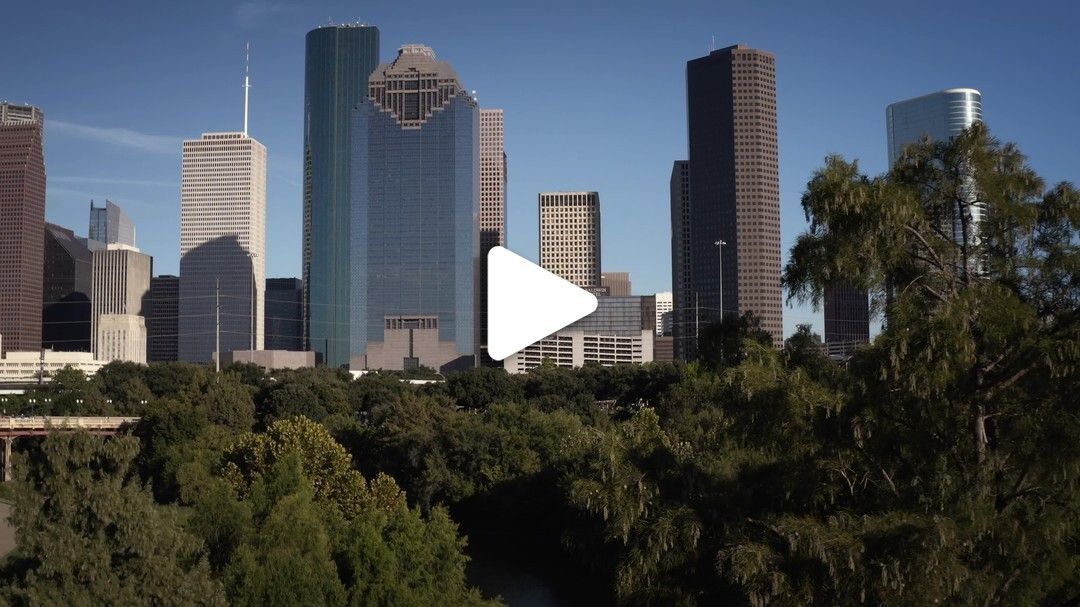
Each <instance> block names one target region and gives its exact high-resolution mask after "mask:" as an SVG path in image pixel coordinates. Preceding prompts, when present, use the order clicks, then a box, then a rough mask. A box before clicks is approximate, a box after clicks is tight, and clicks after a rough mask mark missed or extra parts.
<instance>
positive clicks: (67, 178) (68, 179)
mask: <svg viewBox="0 0 1080 607" xmlns="http://www.w3.org/2000/svg"><path fill="white" fill-rule="evenodd" d="M49 182H50V183H99V184H105V185H130V186H137V187H148V188H179V187H180V183H179V182H177V181H152V180H149V179H113V178H110V177H75V176H71V175H60V176H55V177H54V176H50V177H49Z"/></svg>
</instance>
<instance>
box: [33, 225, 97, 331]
mask: <svg viewBox="0 0 1080 607" xmlns="http://www.w3.org/2000/svg"><path fill="white" fill-rule="evenodd" d="M90 269H91V257H90V249H88V248H86V244H84V242H83V241H82V240H81V239H79V238H77V237H76V236H75V234H74V233H73V232H72V231H71V230H68V229H67V228H63V227H60V226H58V225H55V224H51V223H47V224H45V264H44V276H43V281H42V291H41V293H42V312H41V347H43V348H45V349H46V350H56V351H59V352H90V351H91V349H90V341H91V340H90V327H91V323H90Z"/></svg>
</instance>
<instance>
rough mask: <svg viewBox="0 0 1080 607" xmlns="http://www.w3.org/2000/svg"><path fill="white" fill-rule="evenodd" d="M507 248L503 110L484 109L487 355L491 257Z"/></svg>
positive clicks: (482, 285) (481, 283)
mask: <svg viewBox="0 0 1080 607" xmlns="http://www.w3.org/2000/svg"><path fill="white" fill-rule="evenodd" d="M496 246H499V247H505V246H506V148H505V146H504V141H503V111H502V110H500V109H484V108H481V109H480V274H479V280H478V281H477V290H478V291H479V293H480V308H479V309H480V350H481V353H482V356H483V355H486V354H487V254H488V251H490V250H491V248H492V247H496Z"/></svg>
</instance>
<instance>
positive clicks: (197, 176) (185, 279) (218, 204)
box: [178, 132, 344, 362]
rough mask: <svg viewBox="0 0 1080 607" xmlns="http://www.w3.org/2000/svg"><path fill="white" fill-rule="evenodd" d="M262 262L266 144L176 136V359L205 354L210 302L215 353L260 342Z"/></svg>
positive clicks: (234, 137)
mask: <svg viewBox="0 0 1080 607" xmlns="http://www.w3.org/2000/svg"><path fill="white" fill-rule="evenodd" d="M343 221H344V220H343ZM265 268H266V147H265V146H264V145H263V144H261V143H259V142H258V141H257V140H255V139H253V138H251V137H249V136H248V135H247V134H246V133H242V132H231V133H204V134H203V136H202V137H201V138H199V139H193V140H188V141H184V158H183V173H182V178H181V186H180V322H179V326H180V330H179V332H180V340H179V344H178V349H179V356H180V360H184V361H189V362H207V361H209V360H211V355H212V354H213V352H214V349H215V337H216V330H215V319H216V317H218V315H217V314H216V304H215V302H220V323H221V324H220V327H221V328H220V342H221V350H222V351H223V352H231V351H233V350H249V349H252V348H254V349H256V350H261V349H262V348H263V318H264V314H263V306H264V293H265V288H266V270H265Z"/></svg>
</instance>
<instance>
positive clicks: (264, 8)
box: [236, 2, 295, 28]
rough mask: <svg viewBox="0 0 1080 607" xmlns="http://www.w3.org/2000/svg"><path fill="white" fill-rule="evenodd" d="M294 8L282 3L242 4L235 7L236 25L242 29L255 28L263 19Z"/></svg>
mask: <svg viewBox="0 0 1080 607" xmlns="http://www.w3.org/2000/svg"><path fill="white" fill-rule="evenodd" d="M294 8H295V7H294V6H293V5H291V4H286V3H284V2H243V3H241V4H240V5H239V6H237V7H236V23H237V25H239V26H240V27H243V28H253V27H257V26H258V25H260V24H261V23H262V21H263V20H264V19H266V18H268V17H273V16H274V15H279V14H281V13H287V12H289V11H291V10H293V9H294Z"/></svg>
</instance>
